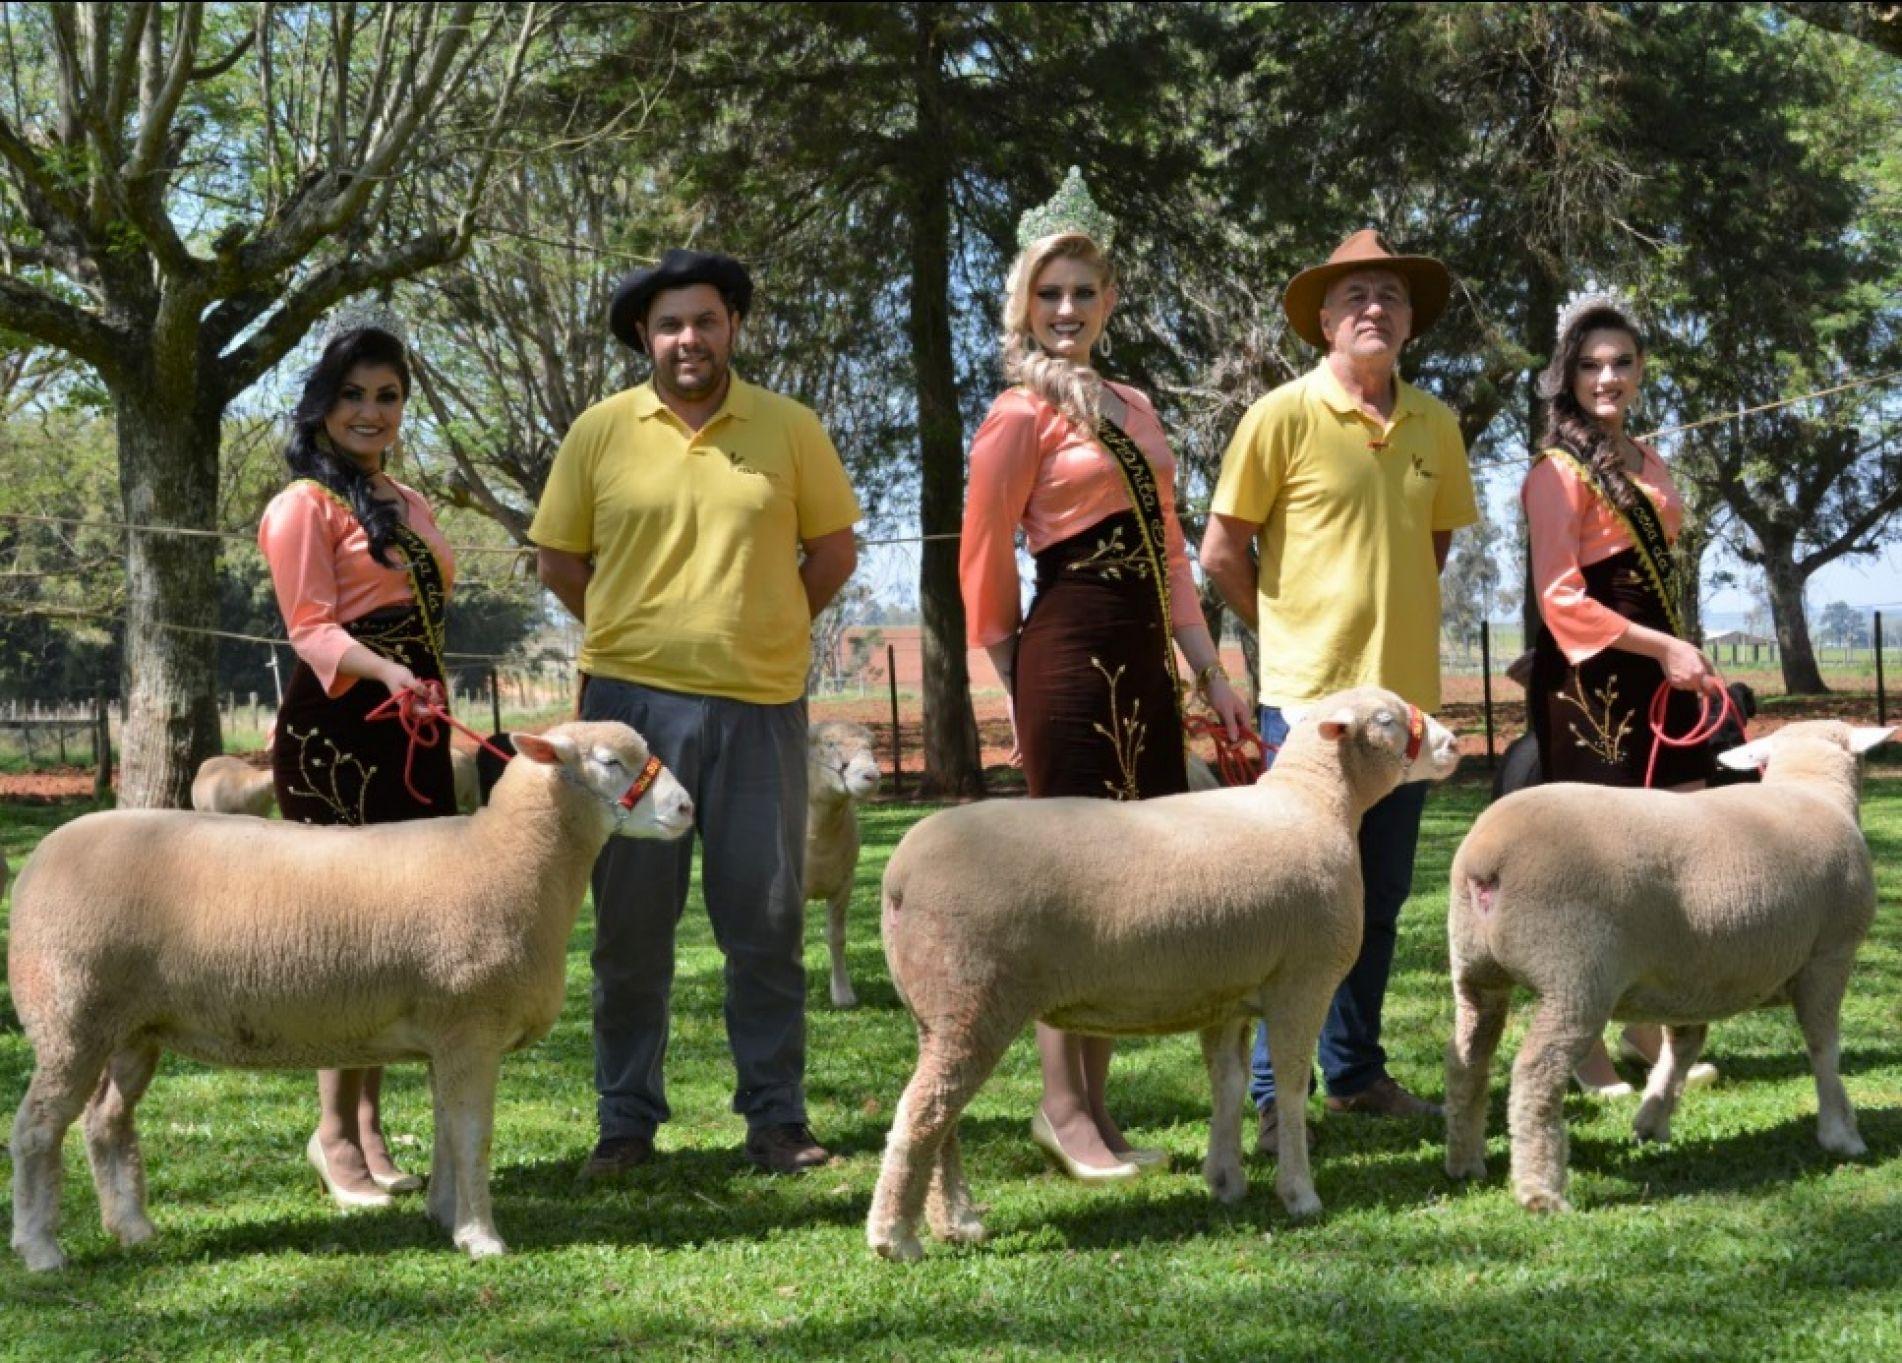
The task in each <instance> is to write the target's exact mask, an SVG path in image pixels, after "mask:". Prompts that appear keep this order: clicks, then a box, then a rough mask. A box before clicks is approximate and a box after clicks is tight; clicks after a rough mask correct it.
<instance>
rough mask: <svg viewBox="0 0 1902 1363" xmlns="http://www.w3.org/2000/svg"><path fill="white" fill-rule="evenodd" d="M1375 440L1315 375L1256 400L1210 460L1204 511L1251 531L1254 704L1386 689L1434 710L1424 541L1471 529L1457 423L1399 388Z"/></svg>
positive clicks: (1436, 593)
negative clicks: (1217, 460) (1214, 461)
mask: <svg viewBox="0 0 1902 1363" xmlns="http://www.w3.org/2000/svg"><path fill="white" fill-rule="evenodd" d="M1398 388H1399V393H1398V396H1397V398H1396V399H1395V402H1394V411H1393V419H1392V420H1391V421H1390V422H1388V423H1387V425H1386V426H1385V427H1383V426H1382V425H1381V423H1380V422H1379V421H1377V420H1375V419H1374V418H1372V417H1370V416H1368V415H1366V414H1365V413H1364V412H1362V411H1361V410H1360V408H1359V406H1358V405H1357V404H1356V403H1355V402H1354V400H1353V399H1352V398H1350V397H1348V395H1347V392H1346V390H1345V389H1344V388H1342V387H1341V384H1340V380H1338V379H1336V378H1335V377H1334V372H1333V371H1332V370H1331V369H1329V368H1328V367H1327V364H1326V363H1325V362H1323V363H1322V364H1320V365H1319V366H1317V367H1316V368H1315V369H1313V370H1312V371H1310V372H1309V373H1307V374H1304V375H1303V376H1302V377H1300V378H1298V379H1295V380H1293V381H1292V382H1290V383H1285V384H1283V385H1282V386H1281V387H1279V388H1277V389H1275V390H1274V392H1272V393H1270V394H1268V396H1266V397H1264V398H1262V399H1261V400H1260V401H1259V402H1257V403H1256V404H1255V405H1254V406H1253V407H1250V408H1249V409H1248V414H1247V415H1246V416H1244V417H1243V418H1242V422H1241V425H1240V426H1239V427H1238V428H1237V429H1236V431H1235V438H1234V439H1233V440H1232V441H1230V442H1229V446H1228V452H1227V453H1226V454H1224V455H1223V456H1222V473H1221V477H1220V478H1219V479H1218V480H1217V482H1216V485H1215V498H1214V501H1213V502H1212V503H1211V506H1210V509H1211V510H1212V511H1214V512H1216V513H1217V514H1218V515H1223V516H1232V517H1234V518H1235V519H1236V520H1239V521H1246V522H1248V523H1249V524H1251V525H1259V526H1260V527H1261V532H1260V548H1261V567H1260V571H1259V573H1258V575H1257V580H1256V591H1257V604H1258V606H1259V609H1260V612H1261V630H1260V639H1261V699H1262V703H1263V704H1265V705H1277V706H1284V707H1285V706H1290V705H1304V704H1306V703H1308V702H1310V701H1314V700H1318V699H1320V698H1321V697H1322V696H1325V695H1327V694H1328V693H1330V692H1333V691H1339V690H1343V689H1345V688H1347V687H1353V686H1384V687H1387V688H1389V689H1390V690H1394V691H1398V692H1399V693H1400V694H1401V695H1402V696H1404V697H1406V698H1407V699H1408V700H1410V701H1412V702H1413V703H1414V704H1415V705H1418V706H1420V707H1421V708H1423V709H1429V710H1430V709H1433V708H1435V707H1437V706H1438V705H1439V703H1440V575H1439V571H1438V569H1437V568H1436V567H1435V565H1434V562H1433V532H1434V531H1436V530H1455V529H1458V528H1459V527H1460V526H1462V525H1471V524H1472V523H1473V522H1474V521H1476V520H1478V519H1479V508H1478V506H1477V504H1476V503H1475V501H1474V498H1473V477H1472V473H1471V471H1470V470H1469V469H1468V468H1467V464H1466V443H1465V441H1463V440H1462V439H1461V438H1460V428H1459V421H1458V420H1457V419H1456V418H1455V417H1454V415H1453V413H1452V411H1451V410H1450V409H1449V408H1448V407H1447V406H1446V404H1445V403H1443V402H1440V401H1439V400H1438V399H1436V398H1433V397H1429V396H1428V395H1427V394H1425V393H1423V392H1421V391H1420V390H1419V389H1418V388H1415V387H1414V386H1413V385H1411V384H1409V383H1406V382H1405V381H1400V382H1399V384H1398Z"/></svg>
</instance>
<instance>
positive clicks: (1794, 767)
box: [1717, 719, 1895, 781]
mask: <svg viewBox="0 0 1902 1363" xmlns="http://www.w3.org/2000/svg"><path fill="white" fill-rule="evenodd" d="M1894 734H1895V726H1894V725H1890V726H1889V727H1888V728H1884V729H1877V728H1871V727H1867V726H1861V725H1852V724H1845V723H1843V722H1842V721H1841V720H1835V719H1808V720H1802V721H1800V722H1798V723H1796V724H1786V725H1785V726H1784V727H1783V728H1781V729H1778V730H1777V731H1776V732H1775V733H1773V734H1768V735H1766V736H1765V737H1763V738H1759V739H1755V740H1753V741H1751V742H1749V743H1745V744H1744V745H1743V746H1741V747H1737V748H1732V749H1730V750H1729V751H1728V752H1721V753H1719V754H1717V760H1718V761H1719V762H1722V763H1723V764H1724V765H1725V766H1727V767H1729V768H1730V769H1731V770H1733V771H1750V770H1752V769H1753V768H1754V769H1755V770H1757V771H1760V772H1762V773H1763V779H1764V780H1766V781H1768V780H1770V779H1771V773H1772V772H1775V773H1776V774H1777V779H1783V778H1787V777H1794V776H1803V775H1824V776H1834V777H1837V778H1838V779H1842V778H1845V777H1846V778H1848V779H1850V780H1853V779H1854V777H1855V772H1856V762H1855V759H1856V758H1857V757H1859V756H1861V755H1862V754H1863V753H1865V752H1868V751H1869V749H1871V748H1873V747H1875V746H1876V745H1877V744H1878V743H1886V742H1888V741H1889V739H1890V738H1891V737H1893V736H1894Z"/></svg>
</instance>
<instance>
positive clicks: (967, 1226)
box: [931, 1216, 991, 1245]
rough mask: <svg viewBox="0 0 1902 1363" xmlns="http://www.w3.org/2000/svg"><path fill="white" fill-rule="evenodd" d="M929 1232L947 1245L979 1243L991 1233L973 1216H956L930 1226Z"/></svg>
mask: <svg viewBox="0 0 1902 1363" xmlns="http://www.w3.org/2000/svg"><path fill="white" fill-rule="evenodd" d="M931 1233H932V1234H933V1235H935V1236H937V1237H938V1238H939V1239H940V1240H942V1241H944V1242H945V1243H946V1244H947V1245H981V1244H983V1243H984V1242H985V1241H986V1240H987V1239H989V1238H990V1234H991V1233H990V1232H989V1231H988V1230H986V1229H985V1228H984V1223H983V1222H982V1221H980V1220H978V1219H977V1218H976V1217H975V1216H960V1217H956V1218H954V1219H952V1220H949V1221H946V1222H945V1223H944V1224H943V1225H942V1226H934V1227H932V1230H931Z"/></svg>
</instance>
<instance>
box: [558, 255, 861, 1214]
mask: <svg viewBox="0 0 1902 1363" xmlns="http://www.w3.org/2000/svg"><path fill="white" fill-rule="evenodd" d="M752 296H753V283H752V280H751V278H750V277H749V276H748V274H747V271H746V267H745V266H744V265H742V264H741V263H740V262H739V261H737V260H734V259H733V258H732V257H731V256H724V255H716V254H714V253H711V252H706V251H679V250H675V251H669V252H668V253H667V254H666V255H665V256H663V257H662V258H661V259H660V260H659V261H658V262H657V263H656V264H654V265H652V266H650V267H648V268H646V269H641V270H636V271H635V272H634V273H633V274H631V275H629V276H628V277H627V278H626V280H624V281H623V282H622V284H621V286H620V288H619V289H618V290H617V291H616V293H615V295H614V301H613V304H612V305H611V306H610V308H609V310H608V328H609V330H611V331H612V332H613V333H614V334H615V335H616V336H617V337H619V338H620V339H621V341H622V342H624V343H625V344H626V345H627V346H628V347H629V348H630V349H632V350H634V351H636V352H638V353H642V354H646V355H648V356H650V357H651V358H652V360H653V373H652V377H651V378H649V380H648V381H647V382H646V383H643V384H641V385H639V386H638V387H635V388H630V389H628V390H627V391H625V392H622V393H617V394H615V395H614V396H612V397H610V398H607V399H605V400H604V401H602V402H598V403H596V404H595V405H594V406H593V407H590V408H589V409H588V410H587V411H585V412H583V413H582V414H581V415H580V416H579V417H577V418H576V419H575V423H574V425H573V426H572V427H571V428H570V429H569V431H568V434H567V436H566V438H565V439H563V441H562V442H561V449H560V451H559V452H558V453H557V454H556V455H555V463H554V467H553V468H552V469H551V470H550V471H549V475H548V484H547V487H546V489H545V490H544V491H543V493H542V499H541V505H540V506H539V507H538V508H537V510H536V513H535V521H534V524H532V525H531V526H530V527H529V532H528V533H529V537H530V538H531V539H532V540H534V541H535V543H536V545H537V546H539V549H540V558H539V565H538V566H539V571H540V574H541V580H542V582H543V584H544V585H546V586H547V587H548V589H549V590H550V591H552V592H554V594H555V595H556V597H558V598H559V599H560V601H561V603H562V604H563V605H564V606H566V607H567V608H568V609H569V610H570V611H571V612H572V613H573V614H574V616H575V618H576V619H577V620H580V621H581V622H582V623H583V625H585V626H586V633H585V635H584V637H583V640H582V645H581V670H582V673H583V674H584V675H585V676H586V677H587V679H588V682H587V690H586V691H585V692H584V693H583V697H582V703H581V716H582V718H583V719H603V720H618V721H620V722H621V723H623V724H629V725H632V726H633V727H634V728H635V729H637V730H639V731H640V733H641V734H642V736H643V737H645V738H646V739H647V742H648V746H649V748H651V749H652V751H653V753H654V755H655V756H657V757H659V758H660V759H661V760H662V761H663V762H665V763H666V764H667V766H668V768H669V770H671V771H672V772H673V773H674V775H675V776H677V777H679V778H680V782H681V784H682V785H684V786H686V788H687V791H688V793H689V794H690V795H692V796H693V803H694V812H695V817H694V823H695V825H696V832H697V833H698V834H699V838H698V841H699V843H700V848H701V858H700V871H701V883H702V888H703V891H704V897H705V899H706V905H707V916H708V917H709V918H711V919H712V920H713V930H714V939H715V940H716V941H717V942H718V943H719V946H720V951H721V953H722V954H723V955H724V956H725V957H726V980H725V983H726V1010H725V1011H726V1030H727V1043H728V1046H729V1047H730V1048H731V1050H732V1052H733V1062H734V1068H735V1069H736V1070H737V1072H738V1084H737V1086H736V1088H735V1090H734V1094H733V1110H734V1111H735V1112H737V1113H739V1114H740V1115H742V1116H743V1117H745V1119H746V1126H747V1135H746V1144H745V1153H746V1158H747V1159H749V1160H750V1161H752V1162H753V1163H754V1164H756V1165H758V1166H760V1167H761V1168H763V1169H767V1170H770V1171H772V1172H775V1173H796V1172H798V1171H800V1170H802V1169H807V1168H811V1167H812V1166H814V1165H816V1164H819V1163H821V1162H823V1161H824V1160H825V1158H826V1151H825V1148H824V1147H823V1146H821V1145H820V1144H819V1142H818V1141H817V1140H815V1139H814V1138H813V1134H812V1131H811V1129H810V1128H809V1127H808V1126H807V1125H806V1093H805V1061H806V1050H805V1046H806V1013H805V1008H806V971H805V959H804V951H805V944H804V941H803V931H802V929H803V925H804V922H805V918H804V903H803V901H804V898H805V896H804V892H803V890H804V887H803V884H802V881H803V870H804V867H803V859H804V855H805V846H806V696H805V691H806V669H807V664H808V661H809V655H810V644H809V639H810V631H811V623H812V617H813V616H814V615H816V614H818V612H819V611H820V610H821V609H823V608H824V606H825V604H826V602H827V601H829V600H831V598H832V596H833V594H834V593H835V592H837V591H838V589H839V587H840V586H841V585H842V584H843V583H844V582H845V580H846V578H847V577H848V576H849V575H850V574H851V572H852V568H853V565H854V562H855V560H856V550H855V549H854V547H853V539H852V526H853V524H854V522H856V521H857V520H858V518H859V507H858V502H857V500H856V499H855V498H854V497H853V495H852V488H851V486H850V485H849V484H848V483H847V481H846V476H845V469H844V467H843V465H842V464H841V463H840V461H839V455H838V451H837V450H835V449H834V448H833V446H832V441H831V440H830V439H829V438H828V437H827V435H826V432H825V428H824V427H823V426H822V425H820V423H819V418H818V417H817V416H816V415H814V414H813V413H812V412H811V411H809V410H807V409H806V408H805V407H803V406H801V405H800V404H799V403H797V402H794V401H793V400H792V399H790V398H785V397H781V396H779V395H778V394H776V393H771V392H768V391H766V390H765V389H763V388H756V387H754V386H753V385H752V384H750V383H747V382H746V381H745V380H743V379H741V378H740V377H739V376H738V375H737V374H735V373H734V372H733V370H732V365H731V360H732V355H733V346H734V342H735V340H736V339H737V337H738V335H739V331H740V326H741V324H742V322H743V320H744V318H745V315H746V311H747V308H748V306H749V304H750V302H751V299H752ZM694 841H695V840H694V839H692V838H683V839H681V840H680V841H678V842H669V843H661V842H646V841H636V840H635V839H632V838H611V839H609V842H610V844H611V845H610V846H609V847H608V848H607V849H606V850H605V851H603V852H602V853H601V859H600V861H599V862H597V863H596V865H595V868H594V912H595V945H594V1060H595V1064H594V1071H595V1088H596V1092H597V1094H598V1103H597V1108H596V1113H597V1117H598V1119H599V1121H600V1128H601V1137H600V1141H599V1143H598V1144H597V1145H596V1146H595V1149H594V1153H593V1154H592V1155H591V1156H590V1157H589V1159H588V1163H587V1165H586V1167H585V1169H584V1173H585V1174H586V1175H587V1176H589V1177H591V1178H593V1177H608V1176H612V1175H617V1174H620V1173H623V1172H625V1171H627V1170H629V1169H631V1168H633V1167H634V1166H636V1165H639V1164H642V1163H644V1162H646V1161H647V1160H648V1159H649V1158H650V1157H651V1156H652V1154H653V1151H654V1131H655V1128H656V1127H657V1126H658V1125H659V1124H660V1123H661V1122H664V1121H666V1120H667V1118H668V1115H669V1112H668V1107H667V1097H666V1090H665V1086H664V1084H663V1082H662V1073H661V1069H662V1063H663V1061H664V1060H665V1058H666V1054H667V1033H668V1014H669V1002H670V998H671V994H672V989H673V978H674V929H675V926H676V925H677V924H678V923H679V921H680V915H681V912H682V910H683V909H684V908H685V907H686V903H687V885H688V879H689V872H690V869H691V861H692V856H693V848H692V844H693V842H694Z"/></svg>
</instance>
